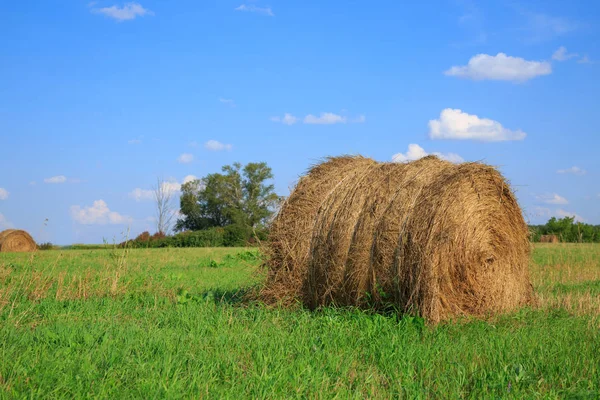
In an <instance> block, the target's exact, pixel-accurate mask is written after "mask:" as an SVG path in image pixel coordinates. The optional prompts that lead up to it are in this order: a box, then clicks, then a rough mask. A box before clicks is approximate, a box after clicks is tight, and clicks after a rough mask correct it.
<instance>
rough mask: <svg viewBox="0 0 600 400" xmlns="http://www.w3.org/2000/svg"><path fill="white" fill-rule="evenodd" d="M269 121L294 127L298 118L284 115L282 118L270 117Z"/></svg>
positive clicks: (287, 114)
mask: <svg viewBox="0 0 600 400" xmlns="http://www.w3.org/2000/svg"><path fill="white" fill-rule="evenodd" d="M271 121H273V122H281V123H282V124H284V125H294V124H295V123H296V122H298V118H296V117H294V116H293V115H292V114H289V113H285V114H284V116H283V118H281V117H271Z"/></svg>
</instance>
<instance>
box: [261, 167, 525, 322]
mask: <svg viewBox="0 0 600 400" xmlns="http://www.w3.org/2000/svg"><path fill="white" fill-rule="evenodd" d="M270 239H271V240H270V244H269V248H268V249H267V250H268V256H269V262H268V268H269V270H268V279H267V284H266V286H265V288H264V289H263V290H262V298H263V299H264V300H265V301H267V302H275V301H277V302H284V303H285V302H288V303H289V302H291V301H297V300H299V301H301V302H302V303H303V304H305V305H306V306H308V307H309V308H311V309H314V308H317V307H320V306H325V305H330V304H336V305H350V306H357V307H368V308H373V307H375V308H387V307H389V306H390V305H393V306H395V307H396V308H397V309H399V310H400V311H402V312H408V313H416V314H419V315H421V316H423V317H425V318H426V319H428V320H429V321H431V322H434V323H435V322H439V321H442V320H446V319H448V318H451V317H453V316H459V315H476V316H481V315H484V314H487V313H496V312H503V311H508V310H512V309H514V308H516V307H519V306H521V305H524V304H528V303H529V302H530V301H531V300H532V298H533V292H532V287H531V284H530V280H529V270H528V261H529V252H530V247H529V241H528V228H527V225H526V223H525V221H524V219H523V215H522V212H521V209H520V207H519V205H518V204H517V201H516V200H515V197H514V195H513V193H512V192H511V190H510V187H509V185H508V183H507V182H506V181H505V180H504V178H503V177H502V176H501V174H500V173H499V172H498V171H497V170H495V169H494V168H492V167H490V166H488V165H485V164H481V163H463V164H452V163H449V162H446V161H442V160H440V159H438V158H437V157H435V156H428V157H425V158H422V159H420V160H418V161H414V162H410V163H406V164H397V163H377V162H375V161H374V160H371V159H368V158H364V157H347V156H344V157H338V158H330V159H328V160H326V161H325V162H324V163H322V164H319V165H317V166H315V167H313V168H312V169H311V170H309V172H308V174H307V175H305V176H304V177H302V178H301V179H300V181H299V182H298V184H297V186H296V188H295V189H294V190H293V192H292V193H291V195H290V196H289V198H288V199H287V200H286V202H285V203H284V204H283V206H282V207H281V209H280V211H279V213H278V215H277V216H276V218H275V220H274V222H273V224H272V227H271V238H270Z"/></svg>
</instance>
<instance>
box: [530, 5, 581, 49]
mask: <svg viewBox="0 0 600 400" xmlns="http://www.w3.org/2000/svg"><path fill="white" fill-rule="evenodd" d="M521 15H523V16H525V17H526V18H527V25H526V26H525V27H524V28H525V30H526V31H528V33H529V37H528V38H526V41H527V42H528V43H539V42H543V41H547V40H550V39H552V38H554V37H558V36H563V35H566V34H568V33H570V32H573V31H575V30H577V29H579V28H581V27H582V26H583V25H582V24H581V23H578V22H576V21H571V20H568V19H566V18H562V17H554V16H551V15H547V14H540V13H533V12H529V11H526V10H521Z"/></svg>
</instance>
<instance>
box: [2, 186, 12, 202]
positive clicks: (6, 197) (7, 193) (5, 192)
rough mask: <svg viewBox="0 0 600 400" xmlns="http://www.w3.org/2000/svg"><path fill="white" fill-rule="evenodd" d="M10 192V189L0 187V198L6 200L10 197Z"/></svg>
mask: <svg viewBox="0 0 600 400" xmlns="http://www.w3.org/2000/svg"><path fill="white" fill-rule="evenodd" d="M9 194H10V193H9V192H8V190H6V189H4V188H0V200H6V199H8V195H9Z"/></svg>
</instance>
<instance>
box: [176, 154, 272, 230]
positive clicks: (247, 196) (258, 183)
mask: <svg viewBox="0 0 600 400" xmlns="http://www.w3.org/2000/svg"><path fill="white" fill-rule="evenodd" d="M221 171H222V172H221V173H214V174H209V175H207V176H205V177H204V178H202V179H199V180H195V181H192V182H188V183H186V184H184V185H183V186H182V188H181V190H182V195H181V211H180V212H181V214H182V216H183V217H182V218H180V219H179V220H178V221H177V224H176V226H175V229H176V230H178V231H182V230H200V229H206V228H210V227H226V226H230V225H238V226H240V229H238V230H236V232H237V231H239V232H241V231H243V230H244V229H242V228H245V230H246V231H247V230H248V229H250V230H252V229H253V228H256V227H258V226H261V225H264V224H265V223H266V222H267V220H268V219H269V218H270V217H271V215H272V214H273V210H274V207H275V206H276V204H277V202H278V201H279V196H277V194H275V191H274V190H275V188H274V186H273V185H272V184H267V181H268V180H270V179H273V173H272V171H271V168H270V167H269V166H268V165H267V164H266V163H264V162H261V163H249V164H247V165H246V166H244V168H243V169H242V165H241V164H240V163H234V164H233V165H226V166H224V167H223V168H222V169H221Z"/></svg>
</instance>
